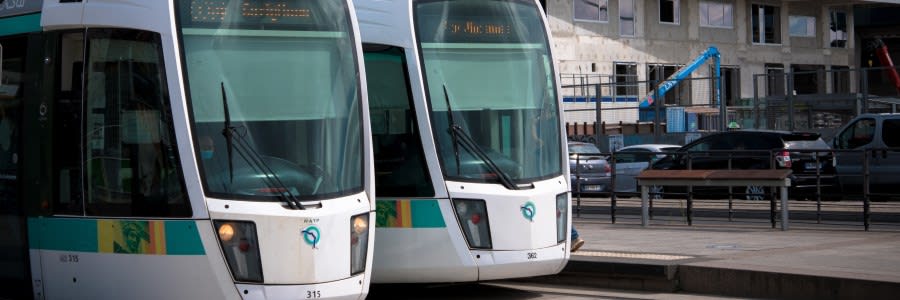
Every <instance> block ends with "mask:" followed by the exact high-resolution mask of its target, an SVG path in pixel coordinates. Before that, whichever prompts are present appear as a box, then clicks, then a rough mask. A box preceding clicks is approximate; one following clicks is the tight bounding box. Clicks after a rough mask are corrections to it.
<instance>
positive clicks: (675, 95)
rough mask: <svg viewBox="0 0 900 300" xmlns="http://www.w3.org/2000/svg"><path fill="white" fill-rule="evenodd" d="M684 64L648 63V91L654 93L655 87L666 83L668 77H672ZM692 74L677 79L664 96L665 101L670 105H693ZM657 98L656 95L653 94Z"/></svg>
mask: <svg viewBox="0 0 900 300" xmlns="http://www.w3.org/2000/svg"><path fill="white" fill-rule="evenodd" d="M682 67H684V65H664V64H647V80H648V81H649V84H648V85H647V92H650V93H653V89H655V88H658V87H659V86H660V85H662V84H665V83H666V82H667V79H669V77H671V76H672V75H673V74H675V72H677V71H678V69H681V68H682ZM689 75H690V74H689ZM692 82H693V81H692V80H691V78H690V76H688V77H686V78H684V79H683V80H681V81H677V82H676V83H675V86H673V87H672V88H671V89H669V91H667V92H666V94H665V95H662V96H663V97H662V98H663V100H664V101H663V103H665V104H670V105H691V84H692ZM653 97H654V98H655V97H656V95H653Z"/></svg>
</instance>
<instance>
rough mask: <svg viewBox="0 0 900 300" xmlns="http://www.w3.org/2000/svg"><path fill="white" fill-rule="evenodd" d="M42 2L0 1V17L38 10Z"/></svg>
mask: <svg viewBox="0 0 900 300" xmlns="http://www.w3.org/2000/svg"><path fill="white" fill-rule="evenodd" d="M43 4H44V1H43V0H5V1H2V3H0V17H10V16H16V15H24V14H29V13H36V12H40V11H41V6H43Z"/></svg>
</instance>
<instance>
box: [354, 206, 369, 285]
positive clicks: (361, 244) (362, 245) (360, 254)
mask: <svg viewBox="0 0 900 300" xmlns="http://www.w3.org/2000/svg"><path fill="white" fill-rule="evenodd" d="M368 247H369V213H364V214H359V215H355V216H353V217H351V218H350V275H356V274H359V273H362V272H363V271H365V270H366V254H367V253H368Z"/></svg>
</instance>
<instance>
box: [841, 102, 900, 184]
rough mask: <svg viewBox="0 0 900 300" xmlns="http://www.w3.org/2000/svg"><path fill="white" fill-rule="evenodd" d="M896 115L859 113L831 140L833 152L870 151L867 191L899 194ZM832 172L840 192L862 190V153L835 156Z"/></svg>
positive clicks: (899, 124) (899, 118) (899, 138)
mask: <svg viewBox="0 0 900 300" xmlns="http://www.w3.org/2000/svg"><path fill="white" fill-rule="evenodd" d="M898 131H900V114H862V115H859V116H858V117H856V118H855V119H853V120H851V121H850V122H848V123H847V124H846V125H844V127H842V128H841V129H840V130H839V131H838V134H837V135H836V136H835V137H834V140H833V141H832V146H833V147H834V149H836V150H858V151H863V150H870V151H874V153H870V154H868V159H867V160H868V161H867V164H868V171H869V174H870V178H869V184H870V191H871V192H875V193H888V194H894V195H900V187H898V186H900V176H898V175H900V150H897V149H900V134H898V133H897V132H898ZM835 155H836V157H835V161H834V163H835V169H836V171H837V174H838V175H839V177H838V181H839V183H840V186H841V189H842V190H843V191H844V192H859V191H862V183H863V177H862V176H861V174H863V170H864V163H863V154H862V153H859V152H844V151H839V152H837V153H835Z"/></svg>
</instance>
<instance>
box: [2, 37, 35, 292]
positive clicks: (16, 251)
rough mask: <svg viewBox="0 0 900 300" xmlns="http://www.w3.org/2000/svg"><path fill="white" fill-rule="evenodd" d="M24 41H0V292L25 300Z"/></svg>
mask: <svg viewBox="0 0 900 300" xmlns="http://www.w3.org/2000/svg"><path fill="white" fill-rule="evenodd" d="M26 44H27V39H26V38H24V37H16V38H4V39H2V40H0V46H2V47H0V54H2V59H3V64H2V65H3V69H2V76H0V77H2V79H0V220H3V221H0V222H2V223H0V224H3V225H0V228H3V231H2V232H3V239H2V240H3V242H2V244H3V246H4V250H3V251H4V252H3V255H0V265H3V266H4V267H3V268H0V289H2V290H3V291H4V294H5V295H6V296H7V297H11V298H20V297H21V298H25V297H26V295H29V294H25V292H27V289H22V288H21V286H22V285H28V282H29V276H28V256H27V255H26V253H27V252H26V250H27V249H28V242H27V240H26V239H25V236H26V233H25V232H26V231H25V223H26V221H25V215H24V206H23V202H22V197H21V195H22V193H21V191H20V186H21V183H20V182H21V181H20V180H19V178H20V177H19V174H20V172H19V166H20V164H19V161H20V157H19V155H20V154H19V153H21V152H20V151H19V150H20V145H21V143H20V142H21V139H22V134H21V130H20V128H21V114H22V102H23V101H22V100H23V99H22V96H23V92H22V90H23V88H24V84H23V83H24V80H23V76H24V71H25V57H26V52H27V51H26Z"/></svg>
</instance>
